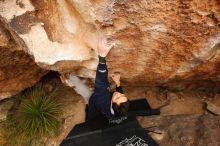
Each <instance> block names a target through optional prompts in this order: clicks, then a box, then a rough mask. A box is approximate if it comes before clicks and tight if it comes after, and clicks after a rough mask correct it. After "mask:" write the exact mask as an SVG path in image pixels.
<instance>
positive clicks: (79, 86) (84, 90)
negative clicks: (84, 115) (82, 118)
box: [65, 74, 92, 104]
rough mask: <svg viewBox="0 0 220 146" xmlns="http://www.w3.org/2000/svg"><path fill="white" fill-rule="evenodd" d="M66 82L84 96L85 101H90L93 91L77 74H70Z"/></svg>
mask: <svg viewBox="0 0 220 146" xmlns="http://www.w3.org/2000/svg"><path fill="white" fill-rule="evenodd" d="M65 83H66V84H67V85H68V86H70V87H73V88H74V89H75V91H76V92H77V93H78V94H79V95H81V96H82V97H83V98H84V100H85V103H86V104H87V103H88V101H89V98H90V96H91V95H92V91H91V90H90V89H89V87H88V86H87V85H86V84H85V83H84V82H83V81H82V80H80V79H79V78H78V77H77V76H75V75H73V74H70V75H69V78H68V79H66V80H65Z"/></svg>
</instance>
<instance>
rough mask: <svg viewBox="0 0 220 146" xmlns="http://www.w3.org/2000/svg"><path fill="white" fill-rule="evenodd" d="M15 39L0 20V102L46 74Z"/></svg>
mask: <svg viewBox="0 0 220 146" xmlns="http://www.w3.org/2000/svg"><path fill="white" fill-rule="evenodd" d="M0 3H1V2H0ZM17 39H18V38H16V34H15V33H13V32H10V31H9V29H8V26H7V25H6V24H5V23H4V22H3V20H2V19H0V100H2V99H4V98H7V97H10V96H12V95H14V94H16V93H18V92H20V91H21V90H23V89H24V88H27V87H30V86H33V85H34V84H35V83H36V82H37V81H38V80H39V79H40V78H41V77H42V76H43V75H44V74H45V73H46V72H47V71H45V70H43V69H41V68H40V67H39V66H37V65H36V64H35V62H34V61H33V59H31V57H30V56H29V55H28V54H27V53H25V52H24V51H23V50H22V46H21V44H18V43H17Z"/></svg>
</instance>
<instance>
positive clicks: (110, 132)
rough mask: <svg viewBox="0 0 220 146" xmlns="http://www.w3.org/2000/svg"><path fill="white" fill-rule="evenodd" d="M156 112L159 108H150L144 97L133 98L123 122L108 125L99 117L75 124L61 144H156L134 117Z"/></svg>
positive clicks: (134, 145) (149, 145) (156, 145)
mask: <svg viewBox="0 0 220 146" xmlns="http://www.w3.org/2000/svg"><path fill="white" fill-rule="evenodd" d="M158 114H160V111H159V109H151V107H150V105H149V104H148V102H147V100H146V99H140V100H134V101H131V104H130V109H129V118H128V119H127V120H125V121H124V122H123V123H121V124H118V125H110V124H108V122H106V121H105V120H104V119H103V118H102V117H100V118H98V119H96V120H95V121H87V122H85V123H82V124H79V125H76V126H75V127H74V129H72V131H71V132H70V133H69V134H68V136H67V137H66V139H64V140H63V142H62V143H61V146H158V144H157V143H156V142H155V141H153V139H152V138H151V137H150V136H149V135H148V134H147V132H146V131H145V130H144V129H143V128H142V127H141V126H140V125H139V123H138V122H137V120H136V118H135V116H149V115H158Z"/></svg>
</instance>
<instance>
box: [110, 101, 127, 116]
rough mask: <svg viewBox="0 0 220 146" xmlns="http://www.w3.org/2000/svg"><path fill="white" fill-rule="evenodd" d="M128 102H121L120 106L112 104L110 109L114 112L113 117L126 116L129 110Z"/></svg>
mask: <svg viewBox="0 0 220 146" xmlns="http://www.w3.org/2000/svg"><path fill="white" fill-rule="evenodd" d="M129 105H130V102H129V100H128V101H127V102H123V103H121V104H120V105H117V104H116V103H114V102H113V103H112V108H113V110H114V112H115V115H117V116H128V110H129Z"/></svg>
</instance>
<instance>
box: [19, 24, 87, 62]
mask: <svg viewBox="0 0 220 146" xmlns="http://www.w3.org/2000/svg"><path fill="white" fill-rule="evenodd" d="M20 37H21V38H22V39H23V40H24V41H25V43H26V45H27V46H28V48H29V51H30V52H29V53H30V54H31V55H33V56H34V58H35V62H42V63H45V64H49V65H52V64H54V63H56V62H57V61H61V60H75V61H81V60H89V59H90V54H89V51H90V50H89V49H88V48H86V47H84V46H83V45H82V44H80V42H77V40H71V41H69V42H65V43H63V44H61V43H58V42H52V41H50V40H49V39H48V36H47V33H46V31H45V30H44V28H43V26H42V25H41V24H36V25H34V26H32V28H31V30H30V31H29V33H27V34H21V35H20Z"/></svg>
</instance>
